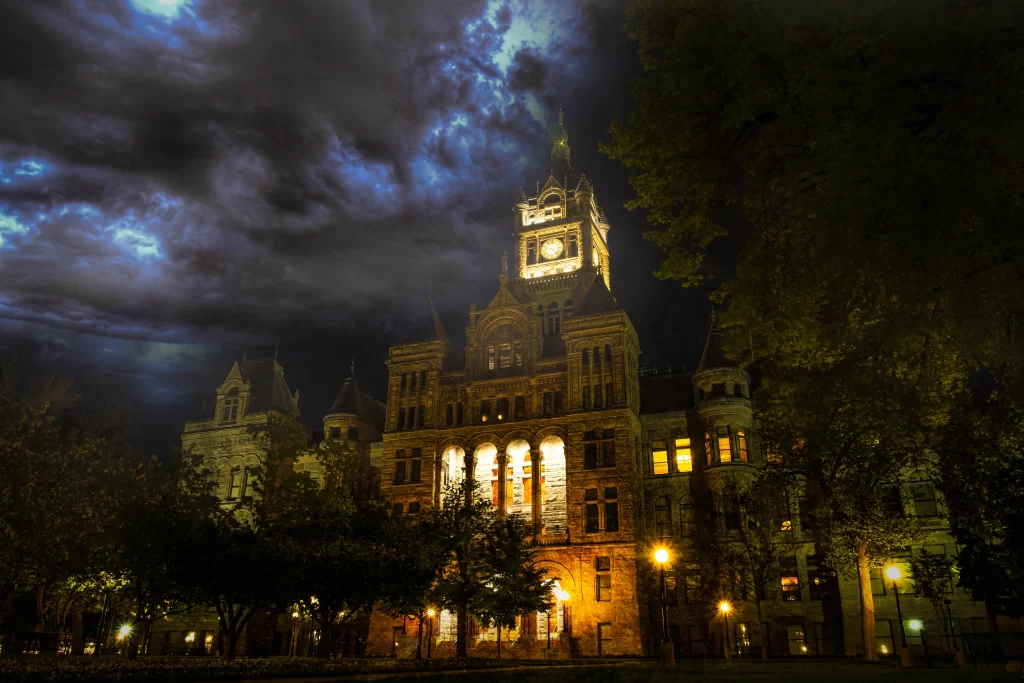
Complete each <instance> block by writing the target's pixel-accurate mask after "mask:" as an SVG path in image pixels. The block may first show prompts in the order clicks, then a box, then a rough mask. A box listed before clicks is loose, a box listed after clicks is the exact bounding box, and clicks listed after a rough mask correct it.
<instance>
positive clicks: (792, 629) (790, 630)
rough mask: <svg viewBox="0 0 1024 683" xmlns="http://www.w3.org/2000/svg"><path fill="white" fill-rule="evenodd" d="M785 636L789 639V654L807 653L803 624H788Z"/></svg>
mask: <svg viewBox="0 0 1024 683" xmlns="http://www.w3.org/2000/svg"><path fill="white" fill-rule="evenodd" d="M786 637H787V638H788V639H789V654H790V655H793V656H799V655H805V654H807V643H806V641H805V640H804V625H803V624H788V625H787V626H786Z"/></svg>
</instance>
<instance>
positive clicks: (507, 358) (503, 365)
mask: <svg viewBox="0 0 1024 683" xmlns="http://www.w3.org/2000/svg"><path fill="white" fill-rule="evenodd" d="M498 367H499V368H500V369H502V370H507V369H508V368H510V367H512V347H511V346H509V345H508V344H504V345H502V346H501V347H500V348H499V349H498Z"/></svg>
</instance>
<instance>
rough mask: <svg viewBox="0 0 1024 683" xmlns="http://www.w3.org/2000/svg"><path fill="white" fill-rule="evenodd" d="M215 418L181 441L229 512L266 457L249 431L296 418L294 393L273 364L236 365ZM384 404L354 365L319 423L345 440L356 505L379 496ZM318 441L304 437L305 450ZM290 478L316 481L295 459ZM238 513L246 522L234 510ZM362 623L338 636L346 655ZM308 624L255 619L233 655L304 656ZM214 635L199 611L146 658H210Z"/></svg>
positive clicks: (162, 636) (316, 469)
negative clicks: (352, 461) (354, 473)
mask: <svg viewBox="0 0 1024 683" xmlns="http://www.w3.org/2000/svg"><path fill="white" fill-rule="evenodd" d="M214 395H215V403H214V411H213V415H212V416H209V417H206V418H203V419H199V420H189V421H188V422H186V423H185V431H184V433H183V434H182V435H181V441H182V450H183V451H186V452H191V453H194V454H196V455H198V456H199V457H200V458H201V467H202V468H203V469H204V470H206V471H207V472H208V473H209V476H210V481H211V485H212V486H213V487H214V489H215V491H216V492H217V495H218V497H219V498H220V500H221V505H222V506H223V507H225V508H228V509H231V508H235V507H237V506H238V505H239V503H241V502H243V501H244V500H245V499H246V498H249V497H251V496H252V495H253V483H254V476H255V475H254V472H255V471H256V470H258V469H259V468H260V467H261V466H262V462H263V457H264V452H263V450H262V448H261V446H260V444H259V443H257V442H256V440H255V439H254V437H253V436H252V435H251V434H250V431H249V430H250V429H251V428H253V427H259V426H261V425H265V424H266V423H267V421H268V420H269V418H270V416H272V415H274V416H278V417H280V416H284V415H294V416H296V417H298V416H299V392H297V391H296V392H294V393H292V392H291V391H290V390H289V388H288V383H287V382H286V381H285V378H284V369H283V368H282V367H281V365H280V364H278V362H277V358H276V355H275V357H274V358H260V359H247V358H243V359H242V360H241V361H236V362H235V363H234V364H233V365H232V367H231V370H230V371H229V372H228V374H227V377H225V378H224V381H223V382H222V383H221V384H220V386H219V387H217V388H216V390H215V394H214ZM383 429H384V404H383V403H381V402H380V401H378V400H376V399H374V398H373V397H372V396H370V395H369V394H367V393H366V392H364V391H362V390H361V389H360V388H359V385H358V383H357V381H356V379H355V362H354V361H353V364H352V366H351V372H350V375H349V378H348V379H346V380H345V383H344V385H343V386H342V388H341V391H340V392H339V393H338V397H337V398H336V399H335V401H334V403H333V404H332V406H331V409H330V411H329V412H328V414H327V415H326V416H325V417H324V418H323V437H324V438H327V439H345V440H347V441H348V443H349V445H350V447H351V448H352V450H353V452H354V454H355V456H356V458H357V460H358V463H359V469H358V479H357V481H356V482H354V494H355V497H356V499H357V500H366V499H368V498H370V497H371V496H373V495H376V493H377V491H379V489H380V460H381V453H382V447H383V440H382V435H381V433H382V431H383ZM318 439H319V435H316V436H315V437H314V435H313V433H312V432H310V445H314V443H315V442H316V441H317V440H318ZM291 471H292V472H294V473H297V474H306V475H307V476H309V477H310V478H311V479H313V480H318V479H319V478H320V475H321V471H320V465H319V462H318V461H317V460H316V458H315V457H313V456H309V455H304V456H300V457H299V458H298V459H297V460H296V462H294V463H291ZM236 514H238V515H246V514H248V513H247V512H246V511H245V510H241V509H239V510H238V511H237V512H236ZM366 628H367V624H366V622H365V620H364V621H362V622H360V623H356V624H354V625H353V626H352V629H351V631H352V632H350V633H346V634H342V637H343V639H344V640H346V641H347V642H348V643H349V646H348V650H349V651H350V652H352V653H355V652H356V651H357V650H359V649H360V646H359V645H358V644H357V643H358V642H359V640H360V639H362V640H363V641H364V642H365V639H366ZM309 629H310V624H309V623H308V622H305V623H304V622H301V621H299V620H296V619H291V618H289V617H287V616H285V617H281V618H279V619H277V618H271V617H270V616H269V615H258V616H256V617H254V618H253V619H252V620H251V621H250V622H249V624H248V625H247V626H246V629H245V632H244V633H243V635H242V637H241V638H240V639H239V642H238V652H239V654H246V655H270V654H289V653H290V652H291V649H292V648H295V651H296V652H298V653H302V652H304V651H305V649H306V648H307V647H308V636H309ZM217 632H218V626H217V615H216V612H214V611H210V610H199V611H195V612H191V613H188V614H183V615H178V616H174V617H171V618H169V619H166V620H162V621H159V622H157V623H156V624H154V627H153V636H152V638H151V641H150V642H151V644H150V653H151V654H182V653H185V652H189V653H191V654H211V653H213V652H215V651H216V648H217V642H216V635H217Z"/></svg>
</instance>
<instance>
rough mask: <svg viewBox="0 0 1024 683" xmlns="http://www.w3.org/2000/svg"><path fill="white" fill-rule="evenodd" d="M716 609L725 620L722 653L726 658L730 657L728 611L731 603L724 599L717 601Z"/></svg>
mask: <svg viewBox="0 0 1024 683" xmlns="http://www.w3.org/2000/svg"><path fill="white" fill-rule="evenodd" d="M718 611H719V612H721V613H722V618H723V619H724V620H725V648H724V649H723V654H724V655H725V658H726V659H732V649H731V648H730V647H729V612H731V611H732V605H730V604H729V603H728V602H726V601H725V600H722V602H720V603H718Z"/></svg>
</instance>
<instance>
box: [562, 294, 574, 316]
mask: <svg viewBox="0 0 1024 683" xmlns="http://www.w3.org/2000/svg"><path fill="white" fill-rule="evenodd" d="M575 310H576V305H575V304H574V303H573V302H572V299H566V301H565V305H564V306H562V319H563V320H568V319H569V318H571V317H572V314H573V311H575Z"/></svg>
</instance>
